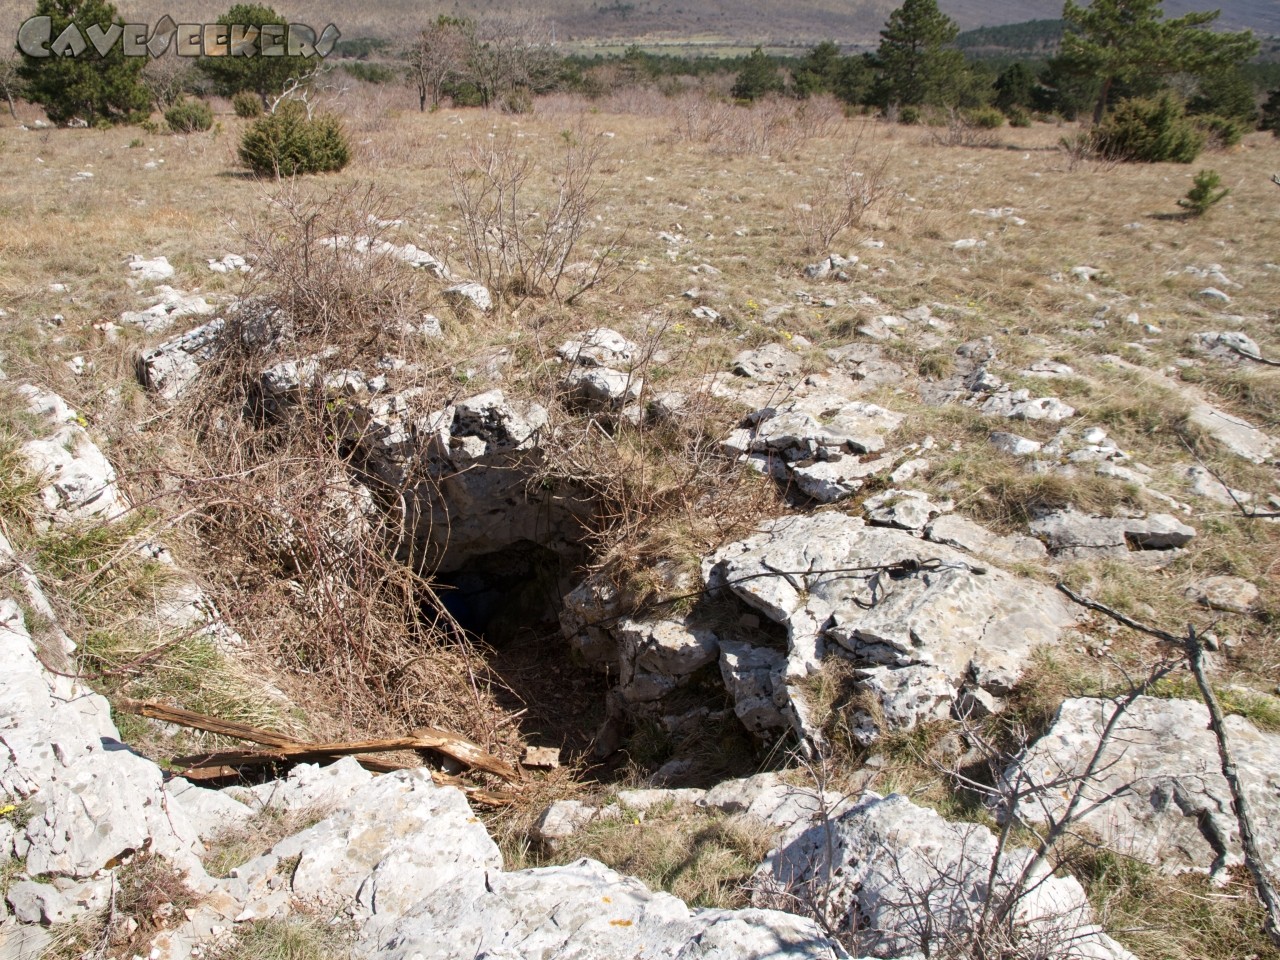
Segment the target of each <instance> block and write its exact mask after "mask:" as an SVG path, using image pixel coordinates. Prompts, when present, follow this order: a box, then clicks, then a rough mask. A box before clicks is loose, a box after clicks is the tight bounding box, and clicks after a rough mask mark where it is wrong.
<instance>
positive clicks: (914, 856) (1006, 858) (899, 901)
mask: <svg viewBox="0 0 1280 960" xmlns="http://www.w3.org/2000/svg"><path fill="white" fill-rule="evenodd" d="M996 848H997V844H996V838H995V837H994V836H993V835H992V833H991V831H989V830H988V829H987V828H986V827H984V826H982V825H980V824H972V823H965V824H959V823H956V824H953V823H948V822H947V821H946V820H944V819H943V818H942V817H940V816H939V815H938V814H937V813H935V812H934V811H932V810H929V809H927V808H924V807H917V806H916V805H915V804H913V803H911V802H910V801H909V800H907V799H906V798H905V797H902V796H898V795H897V794H894V795H891V796H888V797H884V798H881V797H879V796H877V795H876V794H874V793H868V794H864V795H863V797H862V798H861V800H860V801H859V802H858V803H857V804H856V805H855V806H854V807H853V808H852V809H850V810H848V811H846V812H844V813H842V814H840V815H839V816H837V817H835V818H833V819H831V820H829V821H827V822H825V823H821V822H820V823H797V824H796V825H795V826H794V827H792V828H791V830H789V831H787V833H785V834H784V835H783V837H782V839H781V840H780V841H779V845H778V847H777V848H776V849H775V850H774V851H772V852H771V853H770V855H769V858H768V859H767V860H766V861H765V863H764V864H763V865H762V866H761V867H760V869H759V870H758V871H757V872H756V875H755V878H754V880H753V886H754V887H755V888H756V891H757V892H756V894H755V900H756V902H758V903H769V902H778V901H779V899H781V900H782V901H784V902H792V898H799V900H800V902H801V903H805V904H811V905H814V906H815V907H816V908H817V909H819V910H821V911H822V912H823V914H824V916H823V919H824V922H825V925H826V926H827V928H828V929H830V930H833V931H835V932H837V933H839V934H842V935H844V936H845V937H847V939H848V940H849V941H851V942H852V943H853V945H854V950H855V951H856V952H859V953H863V952H865V954H866V955H868V956H873V957H886V958H888V957H905V956H908V955H916V954H917V953H921V952H925V951H928V952H930V953H932V952H934V951H940V950H943V949H946V946H947V945H948V944H954V945H955V946H956V947H964V946H968V945H969V942H970V940H971V937H972V931H973V930H974V928H975V927H976V926H977V924H978V922H979V919H980V917H981V915H982V910H983V905H984V903H985V902H986V900H987V898H988V896H990V895H992V893H996V894H998V895H1000V896H1004V895H1006V894H1007V893H1009V892H1010V891H1013V893H1014V896H1016V897H1017V906H1016V908H1015V912H1014V916H1015V918H1016V920H1015V922H1016V924H1017V926H1018V928H1019V929H1020V930H1022V931H1023V932H1024V934H1025V939H1026V942H1031V943H1036V944H1037V945H1038V949H1040V950H1044V951H1045V953H1044V955H1046V956H1056V955H1058V954H1059V953H1061V954H1062V955H1063V956H1067V955H1070V956H1079V957H1089V958H1091V960H1133V958H1132V956H1131V955H1130V954H1129V953H1128V952H1127V951H1125V950H1124V949H1123V948H1122V947H1120V946H1119V945H1118V944H1117V943H1115V942H1114V941H1113V940H1111V938H1110V937H1107V936H1106V935H1105V934H1104V933H1102V931H1101V930H1100V929H1099V928H1098V927H1097V925H1096V924H1095V923H1094V920H1093V912H1092V910H1091V908H1090V906H1089V901H1088V899H1087V898H1086V896H1085V894H1084V890H1083V889H1082V888H1081V886H1080V884H1079V883H1077V882H1076V881H1075V880H1074V879H1073V878H1070V877H1055V876H1053V875H1052V874H1050V873H1049V872H1047V871H1043V870H1042V871H1037V872H1033V873H1032V874H1031V876H1030V877H1029V879H1028V882H1027V883H1025V884H1023V885H1022V886H1021V887H1018V886H1017V885H1016V883H1017V877H1018V874H1019V872H1020V871H1021V870H1022V869H1023V868H1024V866H1025V865H1026V864H1027V862H1028V860H1029V858H1030V856H1031V853H1030V851H1026V850H1006V851H1005V852H1004V854H1003V856H1002V857H1001V858H1000V860H998V861H996V860H995V857H996ZM993 861H994V862H995V864H996V869H995V890H994V891H992V890H991V889H990V881H991V879H992V877H991V875H992V864H993ZM1047 944H1056V948H1053V947H1049V948H1047V949H1046V945H1047Z"/></svg>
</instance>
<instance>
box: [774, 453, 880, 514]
mask: <svg viewBox="0 0 1280 960" xmlns="http://www.w3.org/2000/svg"><path fill="white" fill-rule="evenodd" d="M893 463H894V458H893V457H878V458H876V459H874V460H863V459H862V458H860V457H858V456H856V455H854V454H851V453H847V454H843V455H840V456H837V457H835V458H834V459H831V460H814V461H813V462H811V463H801V464H792V465H791V468H790V477H791V479H792V481H793V482H794V483H795V485H796V487H797V489H799V490H800V492H801V493H803V494H804V495H805V496H807V497H812V498H813V499H814V500H817V501H818V502H819V503H835V502H836V501H837V500H843V499H844V498H845V497H849V496H852V495H853V494H854V493H855V492H857V491H858V490H859V489H861V487H862V485H863V483H864V482H865V481H866V479H867V478H868V477H873V476H875V475H877V474H880V473H887V472H888V471H890V470H892V469H893Z"/></svg>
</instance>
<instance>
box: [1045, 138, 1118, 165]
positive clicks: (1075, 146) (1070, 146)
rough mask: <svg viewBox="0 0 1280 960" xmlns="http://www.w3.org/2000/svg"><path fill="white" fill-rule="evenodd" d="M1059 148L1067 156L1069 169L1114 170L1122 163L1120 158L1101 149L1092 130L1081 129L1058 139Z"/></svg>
mask: <svg viewBox="0 0 1280 960" xmlns="http://www.w3.org/2000/svg"><path fill="white" fill-rule="evenodd" d="M1058 149H1059V150H1060V151H1062V153H1063V155H1064V156H1065V157H1066V158H1067V169H1068V170H1070V171H1075V170H1077V169H1081V168H1084V169H1088V170H1092V171H1095V172H1098V173H1105V172H1107V171H1109V170H1114V169H1115V168H1116V167H1118V166H1119V165H1120V159H1119V158H1118V157H1115V156H1113V155H1111V154H1110V153H1108V152H1107V151H1105V150H1102V149H1099V146H1098V141H1097V138H1095V137H1094V136H1093V133H1092V131H1089V130H1079V131H1077V132H1075V133H1073V134H1068V135H1066V136H1064V137H1062V138H1061V139H1060V140H1058Z"/></svg>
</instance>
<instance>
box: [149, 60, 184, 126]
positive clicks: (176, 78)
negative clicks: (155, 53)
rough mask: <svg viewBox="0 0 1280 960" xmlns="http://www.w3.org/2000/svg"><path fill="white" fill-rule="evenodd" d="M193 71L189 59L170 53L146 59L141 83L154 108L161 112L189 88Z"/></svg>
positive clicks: (180, 97) (179, 98) (175, 101)
mask: <svg viewBox="0 0 1280 960" xmlns="http://www.w3.org/2000/svg"><path fill="white" fill-rule="evenodd" d="M195 73H196V69H195V67H194V66H192V64H191V61H190V59H188V58H186V57H179V56H178V55H177V54H174V53H170V54H166V55H165V56H162V57H156V58H154V59H152V60H148V61H147V64H146V66H144V67H143V68H142V83H143V86H145V87H146V88H147V93H149V94H150V95H151V102H152V103H153V104H155V108H156V109H157V110H159V111H160V112H161V113H163V112H164V111H165V110H168V109H169V108H170V107H172V106H173V105H174V104H175V103H177V102H178V101H179V100H181V99H182V97H183V94H185V93H186V92H187V91H188V90H189V89H191V83H192V81H193V79H194V78H195Z"/></svg>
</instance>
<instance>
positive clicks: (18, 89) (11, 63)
mask: <svg viewBox="0 0 1280 960" xmlns="http://www.w3.org/2000/svg"><path fill="white" fill-rule="evenodd" d="M21 94H22V80H21V78H19V76H18V58H17V57H16V56H14V55H13V54H8V55H6V56H2V57H0V96H3V97H4V98H5V100H6V101H7V102H8V104H9V116H11V117H13V119H15V120H17V119H18V111H17V109H16V108H15V106H14V101H15V100H16V99H17V98H18V97H19V96H20V95H21Z"/></svg>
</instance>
